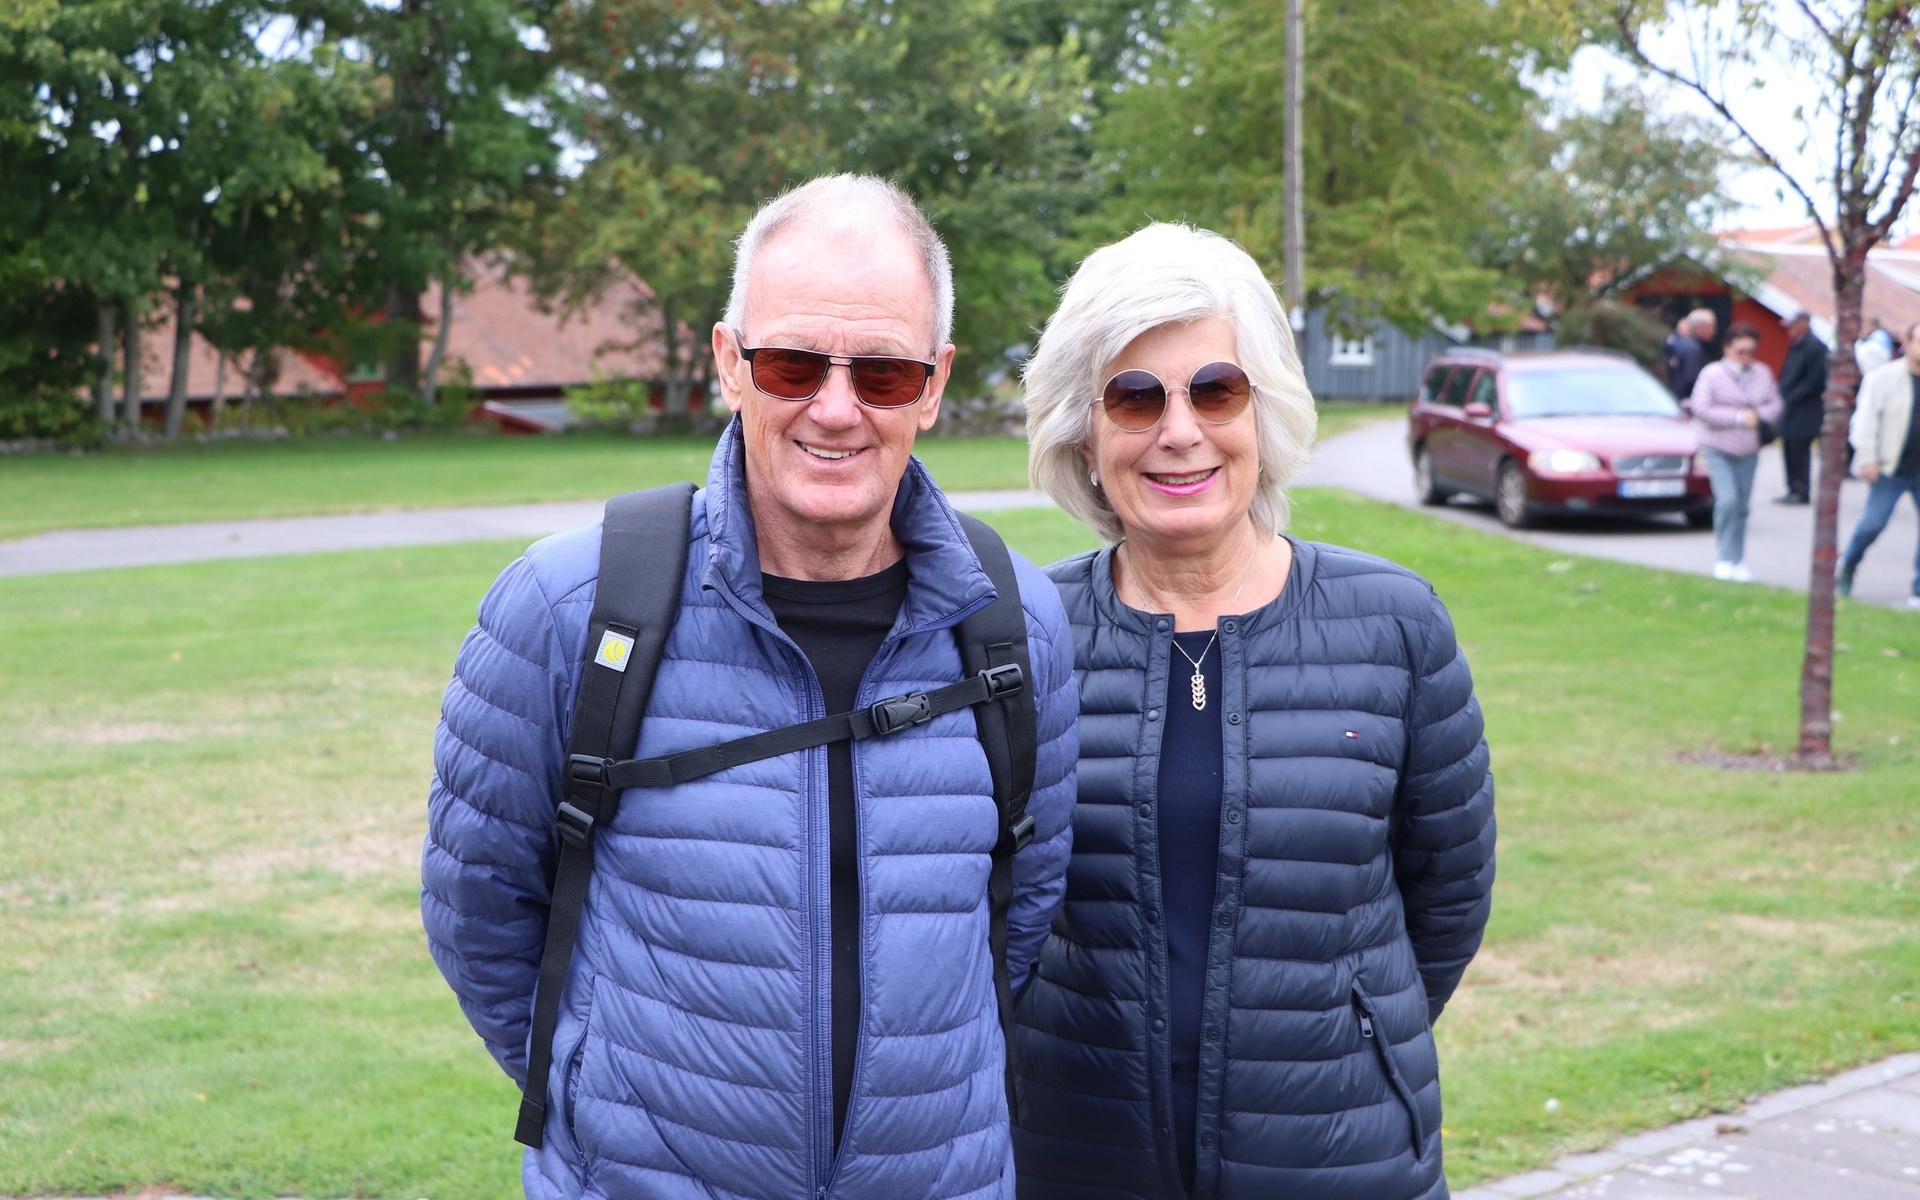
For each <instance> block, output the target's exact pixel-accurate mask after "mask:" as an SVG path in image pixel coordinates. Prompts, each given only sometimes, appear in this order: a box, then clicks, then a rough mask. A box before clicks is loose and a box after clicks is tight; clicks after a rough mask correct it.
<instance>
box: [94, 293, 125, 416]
mask: <svg viewBox="0 0 1920 1200" xmlns="http://www.w3.org/2000/svg"><path fill="white" fill-rule="evenodd" d="M115 303H116V301H114V300H111V299H109V298H107V297H105V296H102V297H101V298H100V303H99V307H98V309H97V311H96V313H95V319H96V320H97V321H98V322H99V324H98V326H97V327H96V331H95V333H94V338H93V353H94V358H95V360H96V361H97V362H98V364H99V374H98V375H97V376H95V378H94V381H93V412H94V415H95V416H97V417H98V418H99V419H100V427H101V428H102V429H111V428H113V358H114V354H113V351H114V347H115V345H116V344H117V341H118V338H119V331H118V330H117V329H116V328H115V324H116V322H115V321H114V305H115Z"/></svg>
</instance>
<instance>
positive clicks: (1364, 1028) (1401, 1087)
mask: <svg viewBox="0 0 1920 1200" xmlns="http://www.w3.org/2000/svg"><path fill="white" fill-rule="evenodd" d="M1353 1013H1354V1017H1355V1018H1356V1019H1357V1020H1358V1022H1359V1024H1360V1040H1362V1041H1364V1042H1366V1043H1368V1044H1369V1045H1371V1046H1372V1047H1373V1052H1374V1054H1375V1056H1377V1057H1378V1058H1379V1059H1380V1069H1381V1070H1382V1071H1384V1072H1386V1076H1387V1083H1388V1084H1389V1085H1390V1086H1391V1087H1392V1088H1393V1094H1394V1095H1396V1096H1398V1097H1400V1104H1401V1106H1402V1107H1403V1108H1405V1109H1406V1110H1407V1123H1408V1125H1409V1126H1411V1128H1412V1130H1413V1159H1414V1161H1415V1162H1418V1161H1420V1158H1421V1155H1422V1154H1423V1153H1424V1152H1425V1150H1426V1146H1427V1133H1426V1130H1425V1129H1424V1128H1423V1127H1422V1122H1421V1120H1420V1105H1419V1104H1418V1103H1417V1102H1416V1101H1415V1099H1414V1095H1413V1089H1412V1088H1410V1087H1408V1086H1407V1079H1406V1076H1404V1075H1402V1074H1400V1064H1399V1063H1397V1062H1395V1061H1394V1058H1393V1042H1392V1040H1391V1039H1390V1038H1388V1037H1387V1031H1386V1030H1384V1029H1382V1028H1380V1027H1379V1022H1378V1020H1377V1019H1376V1018H1375V1015H1374V1010H1373V1000H1372V999H1371V998H1370V997H1368V995H1367V994H1366V993H1365V992H1364V991H1361V990H1360V985H1359V984H1358V983H1356V984H1354V985H1353Z"/></svg>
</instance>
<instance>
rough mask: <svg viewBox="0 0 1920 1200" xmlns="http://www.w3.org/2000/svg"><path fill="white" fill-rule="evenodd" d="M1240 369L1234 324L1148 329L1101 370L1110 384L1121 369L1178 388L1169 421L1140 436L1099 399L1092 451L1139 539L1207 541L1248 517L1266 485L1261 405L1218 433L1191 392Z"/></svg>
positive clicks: (1113, 502) (1213, 321) (1110, 496)
mask: <svg viewBox="0 0 1920 1200" xmlns="http://www.w3.org/2000/svg"><path fill="white" fill-rule="evenodd" d="M1238 361H1239V359H1238V357H1237V351H1236V346H1235V338H1234V332H1233V324H1232V323H1231V322H1230V321H1228V320H1226V319H1225V318H1221V317H1208V318H1205V319H1203V320H1199V321H1191V322H1188V323H1186V324H1180V325H1162V326H1160V327H1158V328H1156V329H1150V330H1148V331H1147V332H1145V333H1143V334H1141V335H1140V336H1139V337H1137V338H1135V339H1133V341H1131V342H1129V343H1127V346H1126V348H1125V349H1124V350H1122V351H1121V352H1120V353H1119V354H1118V355H1117V356H1116V357H1115V358H1114V359H1113V361H1112V362H1110V363H1108V364H1107V365H1106V367H1105V368H1104V369H1103V370H1102V371H1101V372H1100V381H1101V382H1102V383H1104V382H1105V381H1106V380H1109V379H1111V378H1113V376H1114V375H1116V374H1118V373H1120V372H1121V371H1126V370H1135V369H1137V370H1142V371H1148V372H1151V373H1152V374H1153V375H1155V376H1156V377H1158V378H1159V379H1160V381H1161V382H1162V383H1163V384H1164V385H1165V386H1166V387H1167V388H1168V389H1169V395H1168V397H1167V408H1166V414H1165V415H1164V416H1162V417H1161V418H1160V420H1159V422H1158V423H1157V424H1155V425H1154V426H1153V427H1152V428H1151V429H1143V430H1141V431H1139V432H1137V433H1136V432H1129V431H1127V430H1125V429H1121V428H1120V427H1119V426H1117V425H1115V424H1114V423H1113V422H1112V421H1111V420H1110V419H1109V418H1108V417H1107V415H1106V412H1105V410H1104V409H1103V408H1102V407H1101V405H1100V403H1099V402H1098V401H1097V400H1094V401H1091V403H1093V406H1094V410H1095V411H1094V414H1093V424H1092V445H1090V446H1088V447H1085V448H1083V453H1084V454H1085V455H1086V459H1087V465H1088V466H1089V468H1091V469H1092V470H1095V471H1098V472H1099V473H1100V490H1101V491H1102V492H1103V493H1105V495H1106V498H1107V503H1108V504H1109V505H1110V506H1112V508H1113V511H1114V515H1115V516H1117V517H1119V519H1120V524H1121V525H1122V527H1123V528H1124V529H1125V530H1126V536H1127V539H1128V540H1129V541H1137V542H1144V543H1149V544H1161V545H1167V546H1177V545H1181V544H1193V543H1205V542H1208V541H1211V540H1213V539H1215V538H1218V537H1220V536H1221V535H1223V534H1224V533H1226V532H1227V531H1228V530H1229V529H1230V528H1231V527H1232V525H1233V523H1234V522H1236V521H1244V520H1245V519H1246V518H1247V514H1248V512H1249V510H1250V509H1251V507H1252V505H1253V495H1254V488H1255V486H1256V484H1257V483H1258V481H1259V478H1260V459H1259V449H1258V440H1257V438H1256V437H1255V434H1254V408H1255V407H1256V406H1255V405H1251V404H1250V405H1248V406H1247V407H1246V409H1245V410H1243V411H1242V412H1241V413H1240V415H1239V416H1237V417H1235V418H1233V419H1232V420H1230V421H1227V422H1225V423H1223V424H1218V425H1216V424H1213V423H1211V422H1208V421H1204V420H1201V419H1200V418H1199V417H1198V416H1196V415H1195V414H1194V410H1193V404H1192V401H1191V399H1190V398H1189V397H1188V395H1187V390H1186V389H1187V381H1188V380H1189V379H1191V378H1192V377H1193V373H1194V371H1196V370H1198V369H1199V368H1201V367H1203V366H1205V365H1207V364H1208V363H1212V362H1227V363H1237V362H1238Z"/></svg>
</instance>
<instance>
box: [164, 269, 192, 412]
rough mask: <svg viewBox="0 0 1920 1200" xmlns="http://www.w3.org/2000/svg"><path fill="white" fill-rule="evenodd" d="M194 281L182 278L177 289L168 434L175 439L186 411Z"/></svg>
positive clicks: (168, 404) (175, 295) (169, 385)
mask: <svg viewBox="0 0 1920 1200" xmlns="http://www.w3.org/2000/svg"><path fill="white" fill-rule="evenodd" d="M193 293H194V284H193V281H192V280H190V279H182V280H181V281H180V283H179V286H178V287H177V288H176V289H175V293H174V306H173V315H174V321H173V378H172V379H170V380H168V381H167V424H166V437H167V440H168V441H170V442H171V441H174V440H176V439H178V438H179V436H180V426H181V425H182V424H183V423H184V422H185V419H186V415H187V367H188V366H189V365H190V364H191V362H192V360H193V322H194V312H193Z"/></svg>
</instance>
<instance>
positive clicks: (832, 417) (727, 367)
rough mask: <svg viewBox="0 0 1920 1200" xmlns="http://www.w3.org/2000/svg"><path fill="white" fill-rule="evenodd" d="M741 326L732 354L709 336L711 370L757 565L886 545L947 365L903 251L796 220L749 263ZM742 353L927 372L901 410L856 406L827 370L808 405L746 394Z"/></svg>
mask: <svg viewBox="0 0 1920 1200" xmlns="http://www.w3.org/2000/svg"><path fill="white" fill-rule="evenodd" d="M744 325H745V328H744V329H742V330H740V331H739V339H740V340H739V341H736V340H735V338H734V335H733V333H732V332H731V331H728V330H726V329H725V327H718V328H716V329H715V331H714V357H715V360H716V365H717V367H718V376H719V380H720V391H721V395H722V398H723V399H724V400H725V401H726V404H727V407H728V408H729V409H731V410H733V411H734V412H736V413H739V414H740V422H741V428H742V430H743V432H744V434H745V441H746V456H747V489H748V491H747V494H748V498H749V500H750V502H751V504H752V506H753V513H754V524H755V526H756V527H757V529H758V531H759V534H760V538H761V542H762V559H763V562H764V561H766V552H767V551H768V550H769V549H773V550H775V551H776V552H780V551H783V550H790V549H796V548H799V546H803V545H804V544H805V543H806V542H808V541H812V540H814V538H817V537H824V539H825V540H826V541H827V542H829V543H839V544H843V545H844V544H845V543H846V542H847V541H848V540H850V539H854V538H856V537H857V535H858V534H859V533H860V531H862V530H866V529H869V528H870V529H871V530H872V531H873V534H874V536H876V537H885V536H887V532H886V531H887V528H888V526H887V519H888V516H889V514H890V513H891V510H892V506H893V497H894V493H895V491H897V490H898V488H899V484H900V477H901V475H902V474H903V473H904V472H905V471H906V468H907V459H908V458H909V457H910V456H911V455H912V454H913V442H914V438H915V437H916V436H918V434H919V433H920V431H921V430H924V429H929V428H931V427H932V426H933V423H934V421H935V419H936V418H938V417H939V415H940V395H941V391H942V390H943V389H944V387H945V386H946V382H947V375H948V372H949V370H950V369H951V367H952V364H953V347H951V346H940V347H936V346H934V345H933V344H932V343H933V337H934V299H933V285H932V283H931V281H929V280H928V278H927V273H926V270H925V268H924V267H922V265H921V262H920V257H919V255H918V254H917V253H916V252H915V250H914V247H913V243H912V241H911V240H909V239H908V238H907V236H906V235H905V234H904V233H901V232H898V231H895V230H889V229H880V230H876V229H874V228H872V227H871V226H868V227H865V228H857V227H852V226H847V225H843V224H836V225H831V226H827V227H822V225H821V224H819V223H809V222H807V221H806V220H805V219H802V220H801V221H800V222H799V223H798V224H797V225H796V226H794V227H793V228H790V229H786V230H783V231H781V232H779V233H776V234H774V235H773V237H772V238H771V239H770V240H768V241H767V242H766V243H764V244H763V245H762V246H761V247H760V248H759V250H758V251H757V252H756V253H755V255H754V258H753V265H752V273H751V277H750V279H749V281H748V285H747V296H746V320H745V322H744ZM742 342H744V344H746V345H748V346H787V347H792V348H795V349H800V350H816V351H819V352H821V353H823V354H835V355H886V356H891V357H899V358H916V359H922V360H932V361H934V362H935V363H936V364H937V367H936V370H935V371H934V374H933V378H932V379H930V380H928V381H927V390H926V394H925V395H923V396H922V397H921V398H920V401H919V402H918V403H916V404H912V405H908V406H906V407H904V408H897V409H877V408H870V407H868V406H867V405H864V404H861V403H860V402H859V400H858V399H856V398H855V396H854V393H853V381H852V379H851V377H850V376H849V375H848V373H847V371H846V369H845V368H844V367H839V366H836V367H834V368H833V369H832V370H831V371H829V372H828V374H827V378H826V381H825V382H824V383H822V384H821V386H820V391H819V392H818V394H816V395H815V396H814V397H813V399H811V400H782V399H780V398H778V397H775V396H769V395H767V394H765V393H764V392H761V391H760V390H759V389H758V388H756V387H754V385H753V379H752V375H751V372H750V369H749V367H748V364H747V362H746V360H745V359H744V358H742V357H741V356H740V353H739V347H740V345H741V344H742ZM810 535H811V536H810ZM770 540H771V541H773V542H775V543H783V542H784V543H798V544H797V545H787V546H781V545H775V546H769V545H768V544H767V543H768V542H769V541H770Z"/></svg>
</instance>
